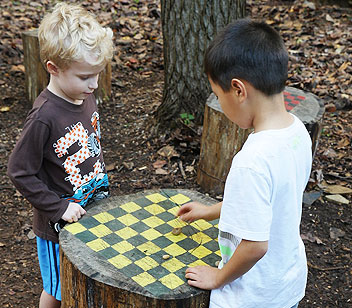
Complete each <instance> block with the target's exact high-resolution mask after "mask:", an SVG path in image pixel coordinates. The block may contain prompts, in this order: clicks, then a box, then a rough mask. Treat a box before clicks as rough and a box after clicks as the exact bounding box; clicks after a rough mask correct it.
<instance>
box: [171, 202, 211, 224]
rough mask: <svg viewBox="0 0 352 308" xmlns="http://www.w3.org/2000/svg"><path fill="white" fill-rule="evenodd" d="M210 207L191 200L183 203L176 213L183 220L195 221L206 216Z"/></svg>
mask: <svg viewBox="0 0 352 308" xmlns="http://www.w3.org/2000/svg"><path fill="white" fill-rule="evenodd" d="M208 209H209V206H206V205H204V204H202V203H199V202H190V203H186V204H184V205H182V206H181V207H180V209H179V210H178V212H177V214H176V215H177V216H178V217H180V219H181V220H183V221H186V222H193V221H195V220H197V219H202V218H205V215H204V214H205V213H206V212H207V210H208Z"/></svg>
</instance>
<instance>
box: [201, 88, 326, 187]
mask: <svg viewBox="0 0 352 308" xmlns="http://www.w3.org/2000/svg"><path fill="white" fill-rule="evenodd" d="M284 97H285V105H286V109H287V110H288V111H289V112H291V113H293V114H294V115H296V116H297V117H298V118H299V119H300V120H301V121H302V122H303V123H304V124H305V126H306V128H307V130H308V132H309V134H310V137H311V139H312V154H313V156H314V155H315V152H316V149H317V146H318V143H319V137H320V133H321V128H322V120H323V115H324V111H325V108H324V103H323V102H322V101H321V100H320V99H319V98H318V97H317V96H315V95H313V94H311V93H308V92H304V91H302V90H299V89H295V88H292V87H286V88H285V91H284ZM249 133H250V130H243V129H241V128H239V127H238V126H237V125H236V124H234V123H232V122H231V121H230V120H228V119H227V118H226V116H225V115H224V113H223V111H222V109H221V106H220V104H219V102H218V100H217V99H216V97H215V95H214V94H211V95H210V96H209V98H208V100H207V102H206V106H205V112H204V123H203V134H202V140H201V151H200V157H199V165H198V171H197V182H198V184H199V185H200V186H201V187H202V188H203V189H204V190H205V191H206V192H211V193H215V194H222V193H223V191H224V187H225V180H226V177H227V174H228V172H229V170H230V167H231V163H232V158H233V157H234V155H235V154H236V153H237V152H238V151H239V150H240V149H241V147H242V145H243V144H244V142H245V141H246V139H247V137H248V134H249Z"/></svg>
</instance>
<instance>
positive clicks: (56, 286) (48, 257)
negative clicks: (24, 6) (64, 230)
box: [37, 236, 61, 301]
mask: <svg viewBox="0 0 352 308" xmlns="http://www.w3.org/2000/svg"><path fill="white" fill-rule="evenodd" d="M37 250H38V259H39V267H40V272H41V274H42V279H43V289H44V290H45V292H46V293H48V294H50V295H52V296H54V297H55V298H56V299H57V300H59V301H61V287H60V255H59V244H55V243H53V242H51V241H47V240H43V239H42V238H40V237H38V236H37Z"/></svg>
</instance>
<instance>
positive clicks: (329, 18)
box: [325, 14, 335, 22]
mask: <svg viewBox="0 0 352 308" xmlns="http://www.w3.org/2000/svg"><path fill="white" fill-rule="evenodd" d="M325 19H326V20H327V21H330V22H335V20H334V19H333V18H332V17H331V16H330V15H329V14H326V16H325Z"/></svg>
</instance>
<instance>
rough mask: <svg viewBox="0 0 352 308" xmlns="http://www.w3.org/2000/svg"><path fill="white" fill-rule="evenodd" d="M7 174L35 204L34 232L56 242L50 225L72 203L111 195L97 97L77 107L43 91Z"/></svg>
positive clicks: (29, 115)
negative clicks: (102, 148) (100, 195)
mask: <svg viewBox="0 0 352 308" xmlns="http://www.w3.org/2000/svg"><path fill="white" fill-rule="evenodd" d="M8 175H9V177H10V179H11V180H12V182H13V183H14V185H15V186H16V188H17V189H18V190H19V192H20V193H21V194H22V195H23V196H24V197H25V198H26V199H27V200H28V201H29V202H30V203H31V204H32V205H33V210H34V219H33V230H34V233H35V234H36V235H37V236H39V237H41V238H43V239H46V240H50V241H53V242H58V235H57V234H56V233H55V231H54V230H53V229H52V228H51V227H50V226H49V222H50V221H51V222H53V223H55V222H58V221H59V220H60V218H61V217H62V215H63V214H64V212H65V211H66V209H67V206H68V204H69V202H76V203H80V204H81V205H83V206H84V205H85V204H86V203H87V202H88V201H89V200H90V199H91V198H92V196H93V195H95V194H97V193H99V192H100V193H107V190H108V180H107V174H106V170H105V164H104V160H103V154H102V150H101V146H100V123H99V114H98V112H97V106H96V102H95V98H94V95H90V96H89V97H88V98H87V99H85V100H84V101H83V103H82V104H81V105H75V104H72V103H69V102H68V101H66V100H64V99H62V98H60V97H58V96H56V95H54V94H53V93H51V92H50V91H49V90H47V89H45V90H44V91H43V92H42V93H41V94H40V95H39V96H38V98H37V99H36V101H35V102H34V105H33V109H32V110H31V111H30V112H29V114H28V116H27V119H26V122H25V125H24V128H23V131H22V134H21V136H20V139H19V140H18V142H17V144H16V146H15V148H14V150H13V152H12V154H11V156H10V158H9V163H8Z"/></svg>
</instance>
